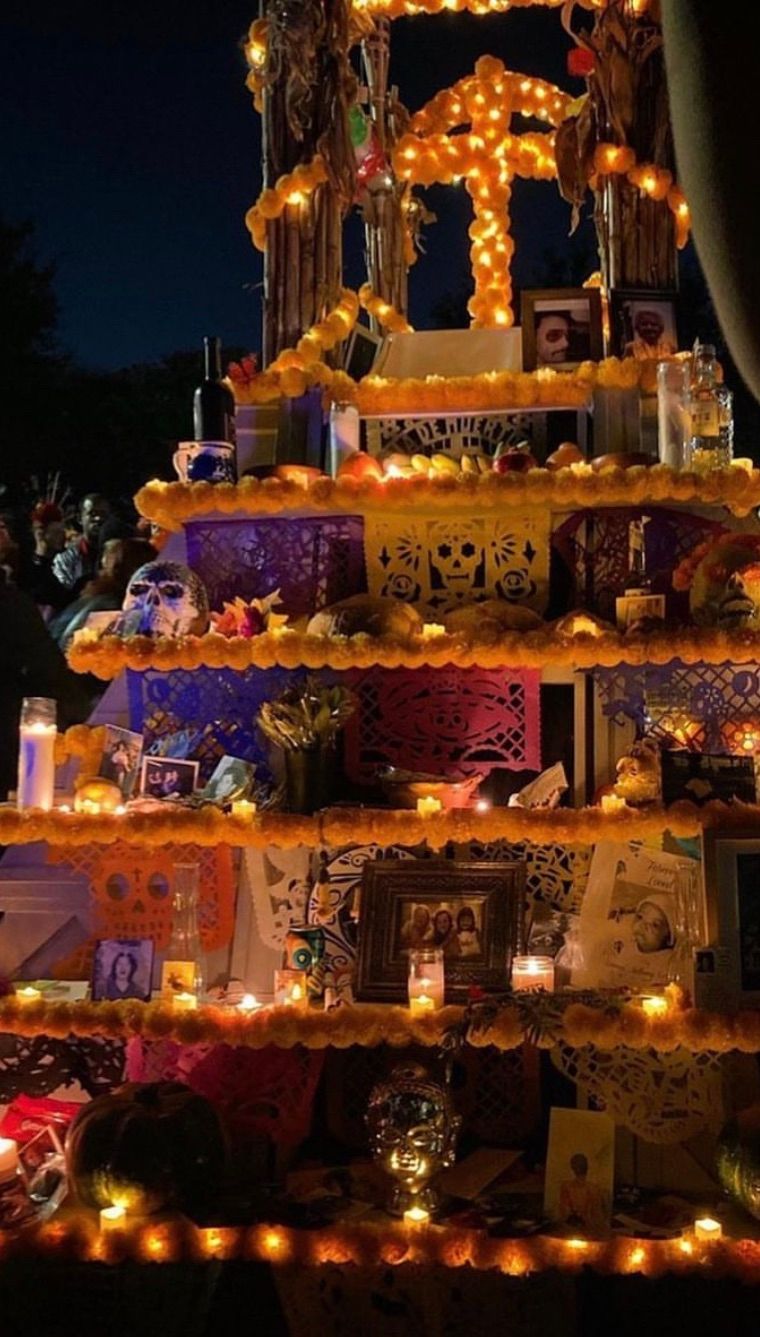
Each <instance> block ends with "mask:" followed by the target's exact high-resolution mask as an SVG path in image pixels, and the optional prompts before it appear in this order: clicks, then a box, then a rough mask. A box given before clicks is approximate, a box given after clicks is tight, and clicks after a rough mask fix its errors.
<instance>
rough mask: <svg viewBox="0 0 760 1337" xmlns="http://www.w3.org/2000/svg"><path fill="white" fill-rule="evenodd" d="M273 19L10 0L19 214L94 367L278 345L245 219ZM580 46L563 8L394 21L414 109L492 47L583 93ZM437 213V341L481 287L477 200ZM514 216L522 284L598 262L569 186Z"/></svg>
mask: <svg viewBox="0 0 760 1337" xmlns="http://www.w3.org/2000/svg"><path fill="white" fill-rule="evenodd" d="M255 17H256V7H255V0H183V3H181V4H180V3H178V2H177V0H152V3H148V2H147V0H132V3H115V2H114V0H101V3H99V4H98V3H94V0H65V3H60V2H59V3H52V0H39V2H38V3H29V0H4V4H3V6H2V17H1V18H0V43H2V50H3V79H2V81H0V117H1V118H2V124H3V134H2V149H0V154H1V155H2V156H1V158H0V163H1V166H2V182H3V187H2V195H1V196H0V211H2V213H3V214H4V215H5V216H7V217H9V218H10V219H11V220H13V221H18V220H20V219H22V218H30V219H32V220H33V221H34V223H35V225H36V228H37V236H38V243H39V255H40V258H41V259H43V260H46V261H47V260H52V261H54V262H55V264H56V268H57V284H56V287H57V292H58V296H59V299H60V304H61V327H60V333H61V342H62V344H63V345H64V347H65V348H67V349H68V350H69V351H70V352H71V353H72V354H73V355H74V357H75V358H77V359H78V360H79V361H80V362H81V363H83V364H85V365H87V366H91V367H103V368H112V367H119V366H124V365H127V364H130V363H133V362H141V361H146V360H151V359H155V358H159V357H161V356H162V355H163V354H166V353H169V352H172V351H174V350H176V349H183V348H192V347H193V346H196V345H198V344H199V343H200V340H201V338H202V336H203V334H204V333H219V334H221V335H222V337H223V340H224V343H225V344H226V345H238V346H247V347H250V348H254V349H256V348H258V347H259V346H260V311H259V297H258V291H257V285H258V284H259V283H260V280H261V258H260V256H259V255H258V253H257V252H256V251H255V250H254V249H253V247H252V246H251V244H250V240H249V237H248V233H247V231H246V229H245V225H244V221H243V220H244V215H245V212H246V209H247V208H248V207H249V205H250V204H251V203H252V202H253V200H254V199H255V197H256V195H257V193H258V190H259V188H260V174H259V142H260V139H259V117H258V115H257V114H256V113H255V112H254V110H253V105H252V101H251V97H250V94H249V93H248V92H247V90H246V88H245V86H244V80H245V75H246V65H245V61H244V58H243V55H242V50H241V45H240V44H241V40H242V38H243V37H244V36H245V33H246V31H247V29H248V26H249V24H250V22H251V20H252V19H253V18H255ZM568 45H569V43H568V38H567V37H566V35H565V34H564V33H563V32H562V29H561V24H560V19H559V15H558V13H557V11H556V10H554V11H551V12H549V11H546V10H544V9H536V10H531V11H520V12H516V13H513V14H509V15H504V16H500V17H498V18H488V19H475V18H472V17H470V16H467V15H451V14H446V15H442V16H440V17H436V18H428V17H420V18H417V19H414V20H403V21H397V22H396V23H395V24H394V26H393V37H392V64H391V75H392V79H393V81H394V82H396V83H397V84H398V85H399V88H400V92H401V96H402V99H403V100H404V102H405V103H406V105H407V106H408V107H409V108H410V110H416V108H417V107H419V106H421V105H422V104H423V103H424V102H425V101H426V100H427V99H428V98H429V97H430V96H432V94H433V93H435V92H436V91H437V90H438V89H439V88H442V87H446V86H448V85H449V84H451V83H452V82H453V81H454V80H455V79H457V78H460V77H461V76H462V75H464V74H466V73H468V72H469V71H470V70H471V69H472V67H473V64H474V62H475V60H476V59H477V57H478V56H479V55H482V54H484V53H486V52H490V53H492V54H494V55H498V56H501V57H502V58H503V59H504V60H505V62H506V63H507V65H508V66H509V67H510V68H512V69H516V70H521V71H525V72H526V73H528V74H541V75H543V76H544V77H546V78H549V79H552V80H554V81H555V82H557V83H560V84H562V85H563V86H564V87H567V88H570V89H572V90H574V91H580V86H579V85H578V84H577V82H575V81H571V80H569V79H568V77H567V75H566V73H565V58H566V51H567V49H568ZM426 199H427V203H428V205H429V206H430V207H431V208H432V209H433V210H434V211H435V212H436V213H437V214H438V218H439V222H438V223H437V224H436V225H434V226H433V227H432V228H431V229H430V230H429V232H428V243H427V245H428V254H427V257H423V258H422V259H421V260H420V262H419V263H418V265H417V266H416V267H415V270H414V271H413V273H412V276H411V317H412V320H413V321H414V322H415V323H416V324H417V325H418V326H420V327H424V326H425V325H426V324H429V323H430V320H431V313H432V310H433V307H434V305H435V303H436V301H437V300H438V299H440V297H441V296H442V295H444V294H445V293H446V292H449V293H456V292H457V291H461V290H462V289H463V288H464V287H465V286H466V285H467V284H468V282H469V278H468V273H469V267H468V260H467V247H468V241H467V235H466V229H467V223H468V220H469V216H470V215H469V202H468V200H467V197H466V196H465V195H464V192H463V190H462V188H461V187H460V188H459V190H458V191H457V190H448V191H445V190H441V189H436V190H433V191H430V192H428V193H427V196H426ZM512 216H513V230H514V233H515V236H516V239H517V245H518V255H517V259H516V262H515V266H514V273H515V279H516V281H517V282H518V283H523V284H530V283H540V282H541V281H542V265H543V262H544V259H545V252H547V251H554V252H557V251H560V252H561V251H562V250H564V249H565V248H566V247H567V248H569V251H570V252H571V251H572V248H573V247H575V248H576V249H577V248H581V249H583V250H584V251H585V249H586V246H587V244H588V242H587V239H585V241H584V238H583V237H582V236H581V237H580V238H577V239H576V240H575V241H574V242H573V243H568V242H567V232H568V227H569V210H568V208H567V206H566V205H564V204H563V203H562V201H561V200H560V199H559V196H558V194H557V190H556V187H555V186H554V185H553V184H551V183H536V184H533V183H518V184H517V186H516V189H515V195H514V197H513V210H512ZM587 227H590V224H587ZM353 234H354V240H353V241H350V242H349V244H348V265H347V279H348V280H350V281H351V282H356V281H358V280H359V279H360V278H361V274H360V272H359V270H358V265H357V264H356V258H357V255H358V247H357V244H356V238H357V237H358V229H357V228H356V227H354V229H353Z"/></svg>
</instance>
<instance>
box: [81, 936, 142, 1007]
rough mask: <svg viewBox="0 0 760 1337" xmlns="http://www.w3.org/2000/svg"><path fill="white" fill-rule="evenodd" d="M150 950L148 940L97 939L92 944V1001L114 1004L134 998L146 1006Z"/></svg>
mask: <svg viewBox="0 0 760 1337" xmlns="http://www.w3.org/2000/svg"><path fill="white" fill-rule="evenodd" d="M153 950H154V949H153V939H152V938H101V939H100V941H99V942H98V943H96V945H95V962H94V966H93V972H92V997H93V1000H94V1001H95V1002H102V1001H103V1000H104V999H108V1000H109V1001H111V1002H118V1001H119V1000H120V999H122V998H138V999H140V1001H141V1002H143V1003H147V1002H148V999H149V998H150V990H151V981H152V975H153Z"/></svg>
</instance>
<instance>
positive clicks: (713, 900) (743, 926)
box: [702, 826, 760, 1007]
mask: <svg viewBox="0 0 760 1337" xmlns="http://www.w3.org/2000/svg"><path fill="white" fill-rule="evenodd" d="M702 867H703V873H704V886H705V904H706V912H707V944H706V945H707V946H708V947H709V948H715V949H717V954H718V957H719V961H720V965H721V974H722V981H721V985H722V990H723V992H724V993H725V994H726V1002H727V1003H728V1005H729V1006H734V1007H760V829H758V828H757V827H756V826H755V827H752V826H749V827H738V828H734V829H731V828H726V830H725V831H720V830H712V829H708V830H706V831H705V832H704V834H703V836H702Z"/></svg>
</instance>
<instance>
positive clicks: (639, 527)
mask: <svg viewBox="0 0 760 1337" xmlns="http://www.w3.org/2000/svg"><path fill="white" fill-rule="evenodd" d="M646 523H647V521H646V518H645V517H644V516H642V517H641V518H640V519H639V520H631V522H630V524H629V526H628V575H627V576H626V581H625V592H626V594H651V593H652V582H651V581H650V579H649V577H648V576H647V558H646V544H645V541H644V526H645V525H646Z"/></svg>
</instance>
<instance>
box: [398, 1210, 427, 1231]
mask: <svg viewBox="0 0 760 1337" xmlns="http://www.w3.org/2000/svg"><path fill="white" fill-rule="evenodd" d="M404 1225H405V1226H407V1227H408V1228H409V1230H419V1228H420V1226H428V1225H430V1212H428V1211H426V1210H425V1208H424V1207H407V1209H406V1211H405V1212H404Z"/></svg>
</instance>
